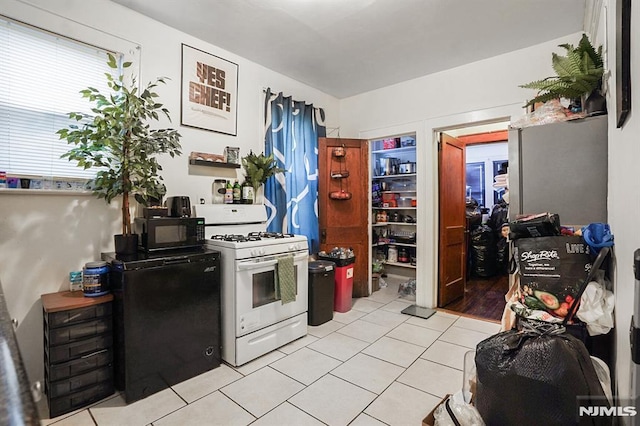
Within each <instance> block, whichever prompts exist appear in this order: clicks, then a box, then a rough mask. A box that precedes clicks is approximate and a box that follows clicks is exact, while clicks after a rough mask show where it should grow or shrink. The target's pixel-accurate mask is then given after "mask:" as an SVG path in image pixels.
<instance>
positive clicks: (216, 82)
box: [180, 43, 238, 136]
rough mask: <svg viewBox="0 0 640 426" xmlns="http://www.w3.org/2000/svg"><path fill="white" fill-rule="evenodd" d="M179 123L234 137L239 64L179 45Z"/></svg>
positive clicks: (235, 131)
mask: <svg viewBox="0 0 640 426" xmlns="http://www.w3.org/2000/svg"><path fill="white" fill-rule="evenodd" d="M180 96H181V98H180V124H182V125H183V126H189V127H195V128H197V129H202V130H210V131H213V132H218V133H225V134H227V135H232V136H236V134H237V119H238V117H237V116H238V111H237V105H238V64H234V63H233V62H230V61H227V60H226V59H223V58H220V57H218V56H215V55H212V54H210V53H207V52H204V51H202V50H199V49H196V48H194V47H191V46H187V45H186V44H184V43H183V44H182V83H181V93H180Z"/></svg>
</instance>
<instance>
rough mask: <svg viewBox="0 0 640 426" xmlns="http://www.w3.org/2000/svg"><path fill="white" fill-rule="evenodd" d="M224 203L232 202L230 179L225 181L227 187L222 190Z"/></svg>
mask: <svg viewBox="0 0 640 426" xmlns="http://www.w3.org/2000/svg"><path fill="white" fill-rule="evenodd" d="M224 203H225V204H233V186H232V185H231V181H230V180H229V181H227V187H226V190H225V192H224Z"/></svg>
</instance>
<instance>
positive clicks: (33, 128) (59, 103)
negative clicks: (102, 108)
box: [0, 17, 112, 178]
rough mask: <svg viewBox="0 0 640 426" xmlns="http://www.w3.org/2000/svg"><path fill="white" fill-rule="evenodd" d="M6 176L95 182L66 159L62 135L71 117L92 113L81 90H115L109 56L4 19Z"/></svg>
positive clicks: (1, 74)
mask: <svg viewBox="0 0 640 426" xmlns="http://www.w3.org/2000/svg"><path fill="white" fill-rule="evenodd" d="M0 57H1V58H2V61H0V81H1V82H2V83H1V84H0V170H2V171H6V172H7V174H10V175H18V176H21V175H23V176H45V177H54V176H55V177H67V178H68V177H72V178H90V177H93V176H94V175H95V169H94V170H91V169H89V170H83V169H82V168H80V167H77V166H76V163H75V162H73V161H68V160H67V159H66V158H65V159H61V158H60V155H62V154H63V153H65V152H66V151H68V150H69V148H70V146H69V145H68V144H67V143H66V141H64V140H60V139H59V136H58V135H57V134H56V132H57V131H58V130H59V129H62V128H65V127H67V126H68V125H69V123H70V122H71V121H70V120H69V118H68V116H67V114H68V113H69V112H71V111H74V112H83V113H91V104H90V103H89V102H88V101H87V100H86V99H84V98H82V96H81V95H80V93H79V92H80V90H82V89H85V88H86V87H89V86H91V87H95V88H97V89H98V90H100V91H101V92H102V93H108V91H109V88H108V86H107V85H106V79H105V78H104V73H105V72H111V71H112V70H111V69H110V68H109V67H108V66H107V51H106V50H103V49H99V48H96V47H93V46H90V45H87V44H83V43H80V42H77V41H74V40H71V39H68V38H65V37H62V36H59V35H56V34H52V33H49V32H46V31H43V30H39V29H36V28H32V27H29V26H26V25H23V24H20V23H17V22H14V21H9V20H6V19H2V17H0Z"/></svg>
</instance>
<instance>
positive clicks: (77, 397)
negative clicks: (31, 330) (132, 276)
mask: <svg viewBox="0 0 640 426" xmlns="http://www.w3.org/2000/svg"><path fill="white" fill-rule="evenodd" d="M42 309H43V327H44V338H43V340H44V367H45V368H44V369H45V393H46V394H47V402H48V404H49V416H50V417H51V418H54V417H57V416H60V415H62V414H65V413H68V412H70V411H73V410H76V409H78V408H82V407H85V406H87V405H89V404H91V403H94V402H96V401H99V400H101V399H103V398H105V397H107V396H109V395H111V394H113V392H114V391H115V389H114V382H113V376H114V370H113V317H112V312H113V296H112V295H110V294H108V295H105V296H100V297H85V296H84V294H83V293H82V292H81V291H75V292H69V291H65V292H60V293H50V294H44V295H42Z"/></svg>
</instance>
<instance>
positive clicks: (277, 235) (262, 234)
mask: <svg viewBox="0 0 640 426" xmlns="http://www.w3.org/2000/svg"><path fill="white" fill-rule="evenodd" d="M254 236H257V237H259V238H292V237H293V234H283V233H281V232H249V237H254Z"/></svg>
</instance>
